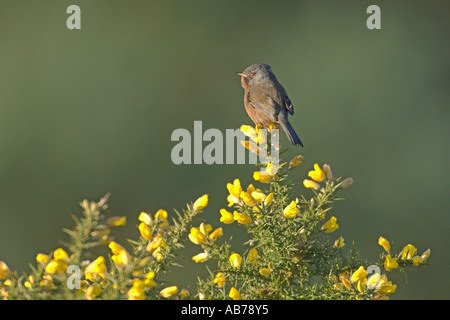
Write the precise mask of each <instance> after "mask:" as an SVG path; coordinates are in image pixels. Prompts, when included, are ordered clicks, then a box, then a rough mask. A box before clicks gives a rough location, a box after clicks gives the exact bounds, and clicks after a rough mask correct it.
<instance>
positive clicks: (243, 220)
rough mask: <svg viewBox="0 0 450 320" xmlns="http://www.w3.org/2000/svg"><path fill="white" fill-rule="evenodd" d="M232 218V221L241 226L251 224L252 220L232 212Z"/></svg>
mask: <svg viewBox="0 0 450 320" xmlns="http://www.w3.org/2000/svg"><path fill="white" fill-rule="evenodd" d="M233 218H234V220H236V221H237V222H238V223H241V224H250V223H252V218H250V217H249V216H247V215H246V214H243V213H240V212H237V211H234V212H233Z"/></svg>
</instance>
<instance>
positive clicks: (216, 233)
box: [209, 228, 223, 241]
mask: <svg viewBox="0 0 450 320" xmlns="http://www.w3.org/2000/svg"><path fill="white" fill-rule="evenodd" d="M221 236H223V230H222V228H217V229H216V230H214V231H213V232H212V233H211V234H210V235H209V239H210V240H211V241H216V240H217V239H218V238H220V237H221Z"/></svg>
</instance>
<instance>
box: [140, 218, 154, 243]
mask: <svg viewBox="0 0 450 320" xmlns="http://www.w3.org/2000/svg"><path fill="white" fill-rule="evenodd" d="M139 232H140V233H141V236H142V238H144V239H146V240H152V233H151V231H150V229H149V227H148V225H146V224H145V223H144V222H141V223H140V224H139Z"/></svg>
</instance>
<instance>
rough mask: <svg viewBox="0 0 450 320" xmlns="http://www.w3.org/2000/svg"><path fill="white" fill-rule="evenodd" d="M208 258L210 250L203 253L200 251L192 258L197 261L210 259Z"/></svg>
mask: <svg viewBox="0 0 450 320" xmlns="http://www.w3.org/2000/svg"><path fill="white" fill-rule="evenodd" d="M208 258H209V254H208V252H206V251H205V252H202V253H199V254H197V255H195V256H193V257H192V260H194V261H195V263H198V262H205V261H206V260H208Z"/></svg>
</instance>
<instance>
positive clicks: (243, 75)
mask: <svg viewBox="0 0 450 320" xmlns="http://www.w3.org/2000/svg"><path fill="white" fill-rule="evenodd" d="M235 74H237V75H238V76H241V77H246V78H247V75H246V74H245V73H242V72H235Z"/></svg>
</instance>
